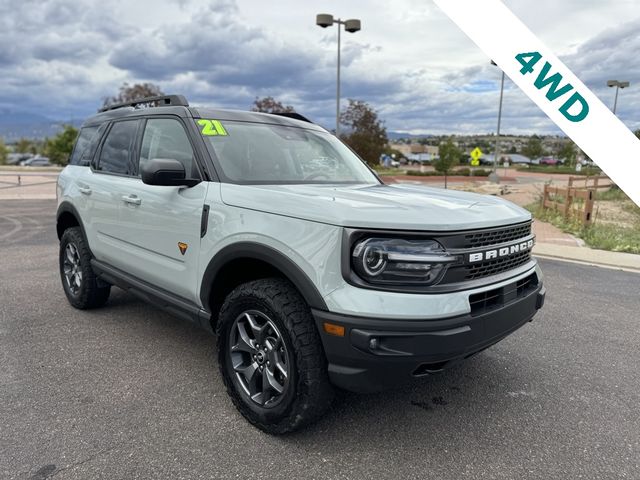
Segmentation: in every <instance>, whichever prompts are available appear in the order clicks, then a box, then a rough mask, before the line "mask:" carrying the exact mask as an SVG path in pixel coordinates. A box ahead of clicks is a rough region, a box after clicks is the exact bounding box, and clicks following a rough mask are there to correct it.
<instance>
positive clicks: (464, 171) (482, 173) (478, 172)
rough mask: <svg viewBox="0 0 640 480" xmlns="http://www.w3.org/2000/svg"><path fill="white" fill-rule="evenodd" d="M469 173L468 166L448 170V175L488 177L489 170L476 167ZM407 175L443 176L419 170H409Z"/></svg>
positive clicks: (440, 173)
mask: <svg viewBox="0 0 640 480" xmlns="http://www.w3.org/2000/svg"><path fill="white" fill-rule="evenodd" d="M471 173H472V171H471V170H470V169H469V168H466V167H462V168H458V169H457V170H451V171H450V172H449V176H461V177H470V176H474V177H488V176H489V174H490V173H491V172H490V171H489V170H484V169H483V168H476V169H474V170H473V175H471ZM407 175H412V176H415V177H443V176H444V173H442V172H435V171H429V172H421V171H419V170H409V171H408V172H407Z"/></svg>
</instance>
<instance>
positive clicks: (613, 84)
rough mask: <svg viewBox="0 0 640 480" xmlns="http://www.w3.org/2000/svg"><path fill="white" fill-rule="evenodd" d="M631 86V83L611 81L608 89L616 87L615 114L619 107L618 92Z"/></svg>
mask: <svg viewBox="0 0 640 480" xmlns="http://www.w3.org/2000/svg"><path fill="white" fill-rule="evenodd" d="M628 86H629V82H621V81H619V80H609V81H608V82H607V87H616V98H615V100H614V101H613V114H614V115H615V114H616V106H617V105H618V90H619V89H621V88H626V87H628Z"/></svg>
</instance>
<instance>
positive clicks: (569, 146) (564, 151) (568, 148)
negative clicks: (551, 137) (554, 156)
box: [558, 140, 578, 166]
mask: <svg viewBox="0 0 640 480" xmlns="http://www.w3.org/2000/svg"><path fill="white" fill-rule="evenodd" d="M577 154H578V152H577V151H576V147H575V145H574V143H573V142H572V141H571V140H568V141H566V142H565V143H564V145H562V147H561V148H560V150H559V151H558V158H560V159H562V160H564V162H565V164H567V165H571V166H572V165H573V164H575V163H576V156H577Z"/></svg>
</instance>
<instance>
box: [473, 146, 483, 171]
mask: <svg viewBox="0 0 640 480" xmlns="http://www.w3.org/2000/svg"><path fill="white" fill-rule="evenodd" d="M481 156H482V150H480V149H479V148H478V147H476V148H474V149H473V150H471V165H472V166H474V167H477V166H478V165H480V157H481Z"/></svg>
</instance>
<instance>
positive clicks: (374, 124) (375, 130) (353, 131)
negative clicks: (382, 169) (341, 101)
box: [340, 98, 388, 165]
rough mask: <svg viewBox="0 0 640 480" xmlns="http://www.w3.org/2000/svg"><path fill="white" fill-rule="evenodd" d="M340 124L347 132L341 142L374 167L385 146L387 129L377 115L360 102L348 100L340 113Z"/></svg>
mask: <svg viewBox="0 0 640 480" xmlns="http://www.w3.org/2000/svg"><path fill="white" fill-rule="evenodd" d="M340 123H341V124H342V125H345V126H346V127H347V129H348V131H349V133H348V134H346V135H343V137H342V138H343V140H344V141H345V142H346V143H347V144H348V145H349V146H350V147H351V148H353V150H354V151H355V152H356V153H357V154H358V155H360V157H362V159H363V160H364V161H365V162H367V163H368V164H369V165H376V164H377V163H378V162H379V161H380V155H381V154H382V153H383V152H384V149H385V145H386V144H387V141H388V140H387V129H386V128H385V127H384V124H383V122H382V121H381V120H380V119H379V118H378V113H377V112H376V111H375V110H374V109H373V108H371V106H370V105H369V104H368V103H366V102H363V101H361V100H353V99H351V98H350V99H349V105H348V106H347V108H346V109H345V110H343V111H342V113H340Z"/></svg>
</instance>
